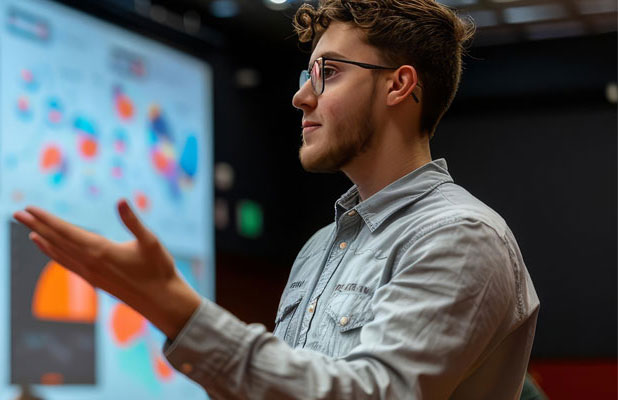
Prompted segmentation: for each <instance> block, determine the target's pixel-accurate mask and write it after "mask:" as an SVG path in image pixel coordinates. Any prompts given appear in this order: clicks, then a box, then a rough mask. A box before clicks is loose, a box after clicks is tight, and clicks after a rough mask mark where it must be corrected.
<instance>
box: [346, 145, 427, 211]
mask: <svg viewBox="0 0 618 400" xmlns="http://www.w3.org/2000/svg"><path fill="white" fill-rule="evenodd" d="M393 137H395V138H396V139H395V140H392V138H393ZM390 138H391V140H382V141H375V142H374V143H373V144H372V146H371V148H370V149H369V150H367V151H366V152H364V153H362V154H359V155H358V156H357V157H356V158H355V159H354V160H352V161H351V162H350V163H348V164H347V165H346V166H345V167H344V168H342V171H343V172H344V173H345V174H346V175H347V176H348V178H349V179H350V180H351V181H352V182H353V183H354V184H355V185H356V186H357V187H358V192H359V195H360V199H361V201H363V200H366V199H368V198H369V197H371V196H373V195H374V194H375V193H377V192H379V191H380V190H382V189H383V188H385V187H386V186H388V185H389V184H391V183H393V182H395V181H396V180H397V179H399V178H401V177H403V176H405V175H407V174H409V173H410V172H412V171H414V170H415V169H417V168H419V167H422V166H423V165H425V164H427V163H428V162H431V151H430V149H429V138H427V136H426V135H420V134H419V135H414V136H413V138H409V136H408V137H407V135H391V136H390ZM398 138H403V139H402V140H397V139H398Z"/></svg>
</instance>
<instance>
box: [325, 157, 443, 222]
mask: <svg viewBox="0 0 618 400" xmlns="http://www.w3.org/2000/svg"><path fill="white" fill-rule="evenodd" d="M446 182H453V178H451V176H450V174H449V173H448V167H447V165H446V160H445V159H444V158H440V159H438V160H434V161H431V162H429V163H427V164H425V165H423V166H422V167H419V168H417V169H415V170H414V171H412V172H410V173H408V174H407V175H405V176H403V177H401V178H399V179H398V180H396V181H395V182H393V183H391V184H390V185H388V186H386V187H385V188H383V189H382V190H380V191H379V192H377V193H375V194H374V195H373V196H371V197H369V198H368V199H366V200H364V201H362V202H359V198H360V197H359V194H358V188H357V187H356V185H354V186H352V187H351V188H350V189H349V190H348V191H347V192H346V193H345V194H344V195H343V196H341V197H340V198H339V200H337V202H336V203H335V221H339V217H340V216H341V215H342V214H343V213H346V212H349V211H350V210H351V209H354V210H356V212H358V215H360V216H361V218H362V219H363V220H364V221H365V224H367V227H368V228H369V230H370V231H371V232H374V231H375V230H376V229H378V228H379V227H380V225H381V224H382V223H383V222H384V221H386V219H388V217H390V216H391V215H393V214H394V213H395V212H397V211H398V210H400V209H401V208H403V207H405V206H407V205H410V204H412V203H414V202H416V201H417V200H419V199H420V198H421V197H423V196H424V195H426V194H428V193H429V192H431V191H432V190H433V189H435V188H436V187H437V186H439V185H441V184H443V183H446Z"/></svg>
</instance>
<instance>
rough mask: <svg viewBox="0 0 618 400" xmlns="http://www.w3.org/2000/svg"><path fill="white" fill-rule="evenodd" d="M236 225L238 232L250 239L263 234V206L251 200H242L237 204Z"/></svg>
mask: <svg viewBox="0 0 618 400" xmlns="http://www.w3.org/2000/svg"><path fill="white" fill-rule="evenodd" d="M236 226H237V228H238V233H239V234H241V235H242V236H245V237H248V238H250V239H255V238H257V237H259V236H261V235H262V230H263V228H264V214H263V213H262V207H261V206H260V205H259V204H258V203H256V202H254V201H251V200H241V201H240V202H239V203H238V205H237V206H236Z"/></svg>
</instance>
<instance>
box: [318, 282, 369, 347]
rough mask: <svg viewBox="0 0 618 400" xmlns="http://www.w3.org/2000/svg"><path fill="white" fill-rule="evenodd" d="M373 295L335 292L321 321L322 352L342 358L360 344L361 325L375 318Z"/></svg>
mask: <svg viewBox="0 0 618 400" xmlns="http://www.w3.org/2000/svg"><path fill="white" fill-rule="evenodd" d="M372 297H373V296H372V295H371V294H364V293H356V292H349V293H347V292H335V293H334V294H333V296H332V297H331V298H330V299H329V302H328V304H327V305H326V309H325V316H324V318H323V319H322V323H321V324H320V336H321V338H322V343H323V346H321V351H322V352H323V353H325V354H327V355H329V356H331V357H342V356H344V355H346V354H348V353H349V352H350V350H352V349H353V348H354V347H356V346H357V345H358V344H359V343H360V331H361V328H362V327H363V326H364V325H365V324H367V323H368V322H370V321H372V320H373V318H374V314H373V311H372V309H371V299H372Z"/></svg>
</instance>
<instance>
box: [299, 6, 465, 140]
mask: <svg viewBox="0 0 618 400" xmlns="http://www.w3.org/2000/svg"><path fill="white" fill-rule="evenodd" d="M332 21H338V22H345V23H352V24H354V25H355V26H357V27H358V28H360V29H362V30H363V31H364V32H365V34H366V40H367V43H368V44H370V45H372V46H374V47H376V48H377V49H378V50H380V52H381V54H382V56H383V57H384V58H385V61H386V62H388V63H391V64H392V65H413V66H414V67H415V68H416V70H417V73H418V76H419V81H420V83H421V86H422V88H423V100H422V111H421V121H420V129H421V131H422V132H428V134H429V137H432V136H433V134H434V132H435V129H436V126H437V125H438V122H439V121H440V119H441V118H442V116H443V115H444V113H445V112H446V110H447V109H448V107H449V106H450V104H451V102H452V101H453V98H454V97H455V93H456V92H457V87H458V86H459V80H460V77H461V68H462V67H461V66H462V62H461V58H462V53H463V51H464V45H465V44H466V42H467V41H468V40H469V39H470V38H471V37H472V35H473V33H474V25H473V24H472V22H471V21H463V20H462V19H460V18H459V17H458V16H457V15H456V14H455V13H454V12H453V11H452V10H451V9H449V8H448V7H446V6H444V5H442V4H440V3H438V2H436V1H435V0H320V2H319V5H318V7H317V9H316V8H314V7H313V6H311V5H310V4H303V5H302V6H301V7H300V8H299V9H298V11H297V12H296V15H295V16H294V28H295V30H296V33H297V34H298V39H299V41H300V42H301V43H307V42H311V43H312V47H315V46H316V44H317V42H318V40H319V39H320V37H321V35H322V34H323V33H324V31H325V30H326V29H327V28H328V25H329V24H330V23H331V22H332Z"/></svg>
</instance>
